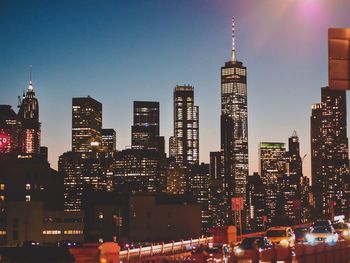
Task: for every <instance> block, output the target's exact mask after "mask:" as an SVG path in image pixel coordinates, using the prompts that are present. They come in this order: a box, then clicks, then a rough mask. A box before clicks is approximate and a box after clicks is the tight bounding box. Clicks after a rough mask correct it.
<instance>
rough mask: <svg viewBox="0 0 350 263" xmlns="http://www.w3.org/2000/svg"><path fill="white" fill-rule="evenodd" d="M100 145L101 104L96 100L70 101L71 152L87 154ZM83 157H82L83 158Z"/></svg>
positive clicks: (78, 99)
mask: <svg viewBox="0 0 350 263" xmlns="http://www.w3.org/2000/svg"><path fill="white" fill-rule="evenodd" d="M101 145H102V104H101V103H100V102H98V101H97V100H95V99H93V98H91V97H86V98H73V100H72V150H73V152H81V153H87V152H91V151H93V150H95V149H100V147H101ZM83 157H84V156H83Z"/></svg>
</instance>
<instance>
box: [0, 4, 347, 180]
mask: <svg viewBox="0 0 350 263" xmlns="http://www.w3.org/2000/svg"><path fill="white" fill-rule="evenodd" d="M349 10H350V1H349V0H336V1H335V0H227V1H224V0H176V1H170V0H143V1H142V0H137V1H136V0H134V1H133V0H128V1H97V0H96V1H90V0H84V1H61V0H60V1H52V0H46V1H14V0H0V36H1V37H0V76H1V83H0V90H1V96H0V104H10V105H13V107H14V108H16V104H17V96H18V95H21V94H22V92H23V89H24V88H26V87H27V85H28V81H29V65H33V83H34V89H35V91H36V94H37V97H38V99H39V104H40V121H41V122H42V145H45V146H48V147H49V160H50V162H51V165H52V166H53V167H54V168H57V158H58V156H59V155H60V154H62V153H63V152H65V151H68V150H70V149H71V103H72V102H71V100H72V97H78V96H87V95H90V96H91V97H93V98H95V99H97V100H98V101H100V102H101V103H102V104H103V127H104V128H114V129H115V130H116V131H117V148H118V149H119V150H122V149H124V148H125V147H126V146H129V145H131V142H130V135H131V127H130V126H131V124H132V114H133V113H132V102H133V101H134V100H151V101H159V102H160V107H161V135H164V136H165V137H166V140H168V138H169V136H171V135H172V133H173V102H172V98H173V89H174V87H175V85H177V84H178V85H182V84H190V85H194V87H195V104H196V105H198V106H199V108H200V112H199V113H200V115H199V116H200V160H201V161H205V162H208V161H209V152H210V151H217V150H219V147H220V67H221V66H223V64H224V62H225V61H228V60H229V59H230V55H231V17H232V16H235V21H236V50H237V57H238V60H240V61H243V63H244V64H245V66H247V68H248V114H249V115H248V119H249V156H250V159H249V162H250V163H249V167H250V173H252V172H254V171H257V170H258V143H259V142H260V141H278V142H286V143H287V139H288V137H289V136H291V135H292V133H293V130H296V131H297V133H298V135H299V137H300V141H301V155H304V154H305V153H307V154H308V157H307V158H306V159H305V162H304V172H305V174H306V175H310V158H309V157H310V152H309V151H310V146H309V145H310V136H309V129H310V121H309V120H310V114H311V104H312V103H315V102H319V101H320V94H321V90H320V87H322V86H326V85H327V29H328V28H329V27H350V15H349ZM349 99H350V98H349V95H348V100H349ZM349 104H350V103H349V102H348V106H349ZM348 111H349V109H348ZM348 119H349V117H348ZM348 123H350V120H348ZM349 128H350V127H349V124H348V129H349ZM348 134H349V132H348ZM166 145H168V143H166ZM167 149H168V148H167Z"/></svg>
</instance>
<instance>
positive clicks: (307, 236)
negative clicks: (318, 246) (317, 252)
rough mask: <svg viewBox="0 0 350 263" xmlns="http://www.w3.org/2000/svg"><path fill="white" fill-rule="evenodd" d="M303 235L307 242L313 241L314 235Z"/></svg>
mask: <svg viewBox="0 0 350 263" xmlns="http://www.w3.org/2000/svg"><path fill="white" fill-rule="evenodd" d="M305 237H306V240H307V242H310V243H313V242H314V241H315V237H314V236H313V235H311V234H307V235H306V236H305Z"/></svg>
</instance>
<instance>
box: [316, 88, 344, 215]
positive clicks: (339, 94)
mask: <svg viewBox="0 0 350 263" xmlns="http://www.w3.org/2000/svg"><path fill="white" fill-rule="evenodd" d="M346 128H347V124H346V93H345V91H340V90H339V91H338V90H332V89H330V88H328V87H324V88H322V89H321V103H320V104H315V105H313V106H312V116H311V153H312V156H311V158H312V159H311V160H312V167H311V168H312V185H313V190H314V196H315V201H316V208H317V211H318V212H319V213H322V214H323V215H334V213H338V214H340V213H341V214H344V213H345V214H346V213H347V212H348V207H349V203H348V198H349V176H350V175H349V149H348V138H347V131H346Z"/></svg>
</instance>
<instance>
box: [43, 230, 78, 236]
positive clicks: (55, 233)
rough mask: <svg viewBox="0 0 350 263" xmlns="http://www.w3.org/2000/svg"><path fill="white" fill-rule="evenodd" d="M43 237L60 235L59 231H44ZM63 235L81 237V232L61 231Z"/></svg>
mask: <svg viewBox="0 0 350 263" xmlns="http://www.w3.org/2000/svg"><path fill="white" fill-rule="evenodd" d="M43 234H44V235H61V234H62V231H61V230H44V231H43ZM63 234H64V235H81V234H83V230H63Z"/></svg>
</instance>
